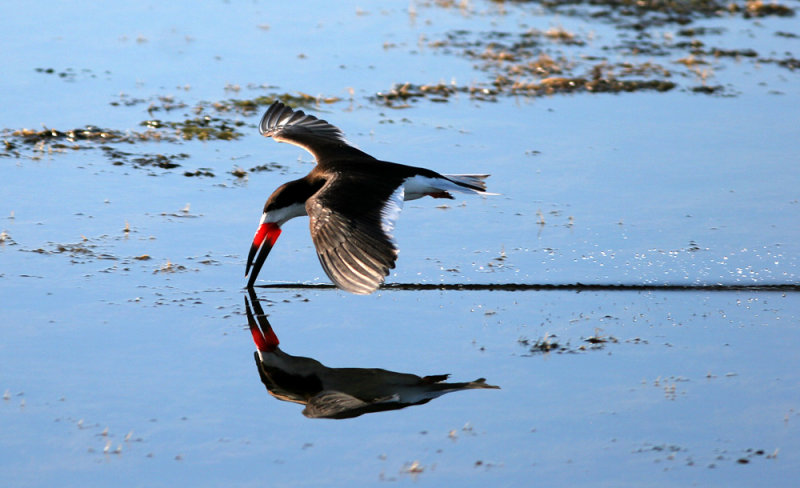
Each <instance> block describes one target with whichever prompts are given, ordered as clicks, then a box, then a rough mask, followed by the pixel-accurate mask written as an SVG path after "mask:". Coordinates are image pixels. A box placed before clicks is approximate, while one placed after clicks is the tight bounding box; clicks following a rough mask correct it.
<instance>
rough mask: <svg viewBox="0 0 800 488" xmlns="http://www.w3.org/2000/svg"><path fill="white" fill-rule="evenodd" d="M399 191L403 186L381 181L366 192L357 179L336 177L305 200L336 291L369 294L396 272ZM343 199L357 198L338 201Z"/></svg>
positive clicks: (322, 259) (314, 237) (322, 260)
mask: <svg viewBox="0 0 800 488" xmlns="http://www.w3.org/2000/svg"><path fill="white" fill-rule="evenodd" d="M403 192H404V188H403V185H402V184H399V185H396V186H392V184H391V183H382V182H379V181H376V182H373V184H372V185H370V187H369V191H364V188H363V187H361V186H360V185H359V183H358V182H357V181H356V180H354V179H351V178H348V177H347V176H342V175H339V176H337V177H335V178H332V179H331V180H329V181H328V183H326V184H325V186H323V187H322V189H320V191H319V192H317V194H316V195H314V196H313V197H312V198H309V199H308V201H307V202H306V210H307V211H308V216H309V218H310V222H309V224H310V227H311V239H312V240H313V241H314V246H315V247H316V249H317V257H319V261H320V263H321V264H322V268H323V269H324V270H325V273H327V275H328V277H329V278H330V279H331V280H332V281H333V282H334V283H335V284H336V286H338V287H339V288H341V289H343V290H346V291H349V292H351V293H357V294H361V295H367V294H369V293H372V292H373V291H375V290H377V289H378V287H379V286H381V284H382V283H383V280H384V278H385V277H386V275H388V274H389V270H390V269H392V268H394V263H395V261H396V260H397V247H396V246H395V243H394V241H393V238H392V230H393V229H394V222H395V220H396V219H397V217H398V216H399V215H400V210H401V209H402V208H403ZM342 195H358V196H359V198H352V199H351V198H346V199H342V198H341V196H342ZM337 196H338V198H337Z"/></svg>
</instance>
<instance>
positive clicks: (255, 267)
mask: <svg viewBox="0 0 800 488" xmlns="http://www.w3.org/2000/svg"><path fill="white" fill-rule="evenodd" d="M271 250H272V244H271V243H270V241H269V240H268V239H265V240H264V242H262V243H261V246H260V247H259V246H256V245H255V244H253V245H252V246H250V253H249V254H248V256H247V268H246V270H245V273H244V275H245V276H249V278H248V280H247V287H248V288H252V287H253V284H255V282H256V279H257V278H258V273H259V272H260V271H261V267H262V266H264V261H266V260H267V256H269V252H270V251H271ZM253 257H255V260H253ZM251 267H252V269H250V268H251Z"/></svg>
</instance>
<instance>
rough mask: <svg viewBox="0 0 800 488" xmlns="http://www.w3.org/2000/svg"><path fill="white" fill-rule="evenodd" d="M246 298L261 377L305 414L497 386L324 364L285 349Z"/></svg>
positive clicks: (345, 412) (393, 406) (386, 406)
mask: <svg viewBox="0 0 800 488" xmlns="http://www.w3.org/2000/svg"><path fill="white" fill-rule="evenodd" d="M250 298H251V299H252V300H253V307H254V308H255V314H254V313H253V311H252V310H251V309H250V303H249V302H248V300H247V297H245V299H244V301H245V311H246V313H247V322H248V323H249V325H250V332H251V334H252V335H253V342H255V344H256V348H257V349H258V350H257V351H256V352H255V360H256V366H257V367H258V374H259V376H261V382H262V383H264V386H266V388H267V391H268V392H269V393H270V394H271V395H272V396H274V397H275V398H277V399H278V400H283V401H287V402H294V403H300V404H303V405H305V408H304V409H303V415H305V416H306V417H309V418H328V419H346V418H352V417H358V416H359V415H363V414H365V413H371V412H382V411H386V410H398V409H401V408H405V407H410V406H413V405H422V404H425V403H428V402H429V401H431V400H433V399H434V398H438V397H440V396H442V395H444V394H446V393H451V392H454V391H460V390H472V389H485V388H494V389H498V388H499V387H498V386H494V385H489V384H487V383H486V380H485V379H483V378H479V379H477V380H475V381H470V382H466V383H445V382H444V381H445V380H446V379H447V377H448V376H449V375H446V374H441V375H433V376H417V375H415V374H408V373H395V372H394V371H387V370H385V369H379V368H329V367H327V366H325V365H324V364H322V363H320V362H319V361H317V360H316V359H312V358H306V357H302V356H292V355H290V354H286V353H285V352H283V351H282V350H281V348H280V347H279V341H278V337H277V336H276V335H275V332H274V331H273V330H272V326H271V325H270V323H269V321H268V320H267V316H266V315H265V314H264V311H263V309H262V308H261V305H260V304H259V303H258V298H257V297H256V296H255V293H253V290H252V288H251V289H250Z"/></svg>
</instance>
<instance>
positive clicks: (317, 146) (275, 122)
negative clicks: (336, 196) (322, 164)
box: [258, 102, 371, 161]
mask: <svg viewBox="0 0 800 488" xmlns="http://www.w3.org/2000/svg"><path fill="white" fill-rule="evenodd" d="M258 129H259V131H260V132H261V135H263V136H266V137H272V138H273V139H275V140H276V141H278V142H288V143H289V144H294V145H295V146H300V147H302V148H303V149H305V150H306V151H308V152H310V153H311V154H312V155H313V156H314V158H315V159H316V160H317V161H321V160H325V159H332V158H334V157H336V158H342V157H348V156H356V155H357V156H360V157H364V156H366V157H368V158H371V156H369V155H367V154H366V153H364V152H362V151H360V150H359V149H356V148H355V147H353V146H352V145H351V144H350V143H349V142H347V140H346V139H345V138H344V134H342V131H341V130H339V128H338V127H336V126H334V125H331V124H329V123H328V122H326V121H324V120H320V119H318V118H316V117H314V116H313V115H307V114H305V113H304V112H303V111H302V110H292V109H291V108H290V107H288V106H286V105H284V104H283V103H281V102H275V103H273V104H272V105H270V107H269V108H268V109H267V112H266V113H265V114H264V116H263V117H262V118H261V123H260V124H259V126H258Z"/></svg>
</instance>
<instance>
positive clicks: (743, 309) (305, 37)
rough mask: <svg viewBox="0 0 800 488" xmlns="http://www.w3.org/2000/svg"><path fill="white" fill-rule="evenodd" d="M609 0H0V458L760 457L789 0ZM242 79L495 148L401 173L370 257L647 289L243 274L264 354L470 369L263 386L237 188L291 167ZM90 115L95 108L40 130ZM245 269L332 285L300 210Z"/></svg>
mask: <svg viewBox="0 0 800 488" xmlns="http://www.w3.org/2000/svg"><path fill="white" fill-rule="evenodd" d="M786 5H787V7H789V8H794V7H795V5H794V4H793V3H789V4H786ZM748 8H749V9H750V10H747V9H748ZM32 12H35V15H34V14H32ZM621 12H622V11H621V10H615V9H614V7H613V6H602V5H599V6H598V5H595V6H583V5H580V4H579V5H577V6H575V8H574V9H572V10H567V9H566V8H565V7H564V6H560V5H558V4H557V3H553V4H547V5H545V4H541V3H539V2H514V3H509V2H483V1H474V2H462V3H449V2H400V3H396V2H381V3H369V4H362V5H359V4H357V3H349V2H345V3H340V4H337V7H336V8H331V7H330V6H329V5H323V4H320V3H316V2H293V3H291V4H272V3H267V2H218V3H210V4H205V5H203V6H202V7H198V6H197V5H195V4H194V3H187V2H170V3H169V4H165V5H161V4H150V3H147V2H116V3H114V4H113V5H108V6H104V7H102V8H101V7H98V6H96V5H94V4H87V3H83V2H58V3H54V2H34V3H27V4H25V5H16V4H4V5H3V6H2V7H0V43H2V46H3V56H4V60H5V63H4V69H3V75H2V77H0V83H2V87H3V93H4V95H3V111H2V114H0V129H2V130H3V134H2V137H3V140H4V141H5V150H4V152H3V153H2V154H0V191H1V192H2V193H0V195H1V196H2V199H0V232H2V234H0V235H1V236H2V239H0V311H2V313H3V320H2V321H0V337H2V340H0V393H2V394H3V397H2V399H0V431H2V433H3V436H2V440H0V468H2V472H3V473H4V474H3V477H4V479H6V480H8V482H9V483H11V484H12V485H13V486H45V485H53V484H56V485H58V486H86V485H87V484H91V485H95V484H100V483H103V484H110V483H114V484H118V485H120V484H121V485H123V486H174V484H175V483H178V482H180V483H192V484H194V485H197V486H220V485H223V486H256V485H259V486H260V485H263V484H265V483H269V484H271V485H278V486H344V485H354V484H357V485H365V484H378V483H381V482H394V483H402V484H426V485H430V486H449V485H455V484H460V485H466V486H486V485H487V484H491V485H493V486H527V485H533V484H541V485H544V486H552V485H560V486H598V485H603V486H620V485H629V486H642V485H647V486H687V485H689V484H695V485H699V486H734V485H738V486H750V485H756V484H769V485H770V486H792V485H793V480H795V479H797V478H798V476H800V442H798V439H800V432H798V423H799V422H800V394H798V391H800V390H798V385H799V384H800V383H799V381H800V377H799V375H798V373H797V372H798V371H800V356H798V354H797V352H796V345H797V343H798V328H799V327H798V316H799V315H800V299H799V298H798V294H797V289H796V286H797V283H798V272H799V269H798V266H799V264H798V258H797V256H798V255H799V254H800V252H799V251H800V244H798V242H800V232H799V231H798V229H800V227H798V223H800V203H798V201H799V199H800V193H798V188H800V186H799V185H798V182H800V170H799V169H798V168H800V165H798V163H800V161H798V154H800V142H799V141H800V128H799V127H800V126H798V124H797V115H796V113H797V110H796V107H800V93H799V92H798V86H800V85H799V84H798V82H797V81H798V80H797V73H798V71H797V68H796V67H795V64H793V63H795V62H796V58H797V57H798V55H800V54H798V50H799V49H800V40H798V35H800V31H799V30H798V29H797V23H796V22H797V21H796V17H784V16H781V15H777V14H774V13H773V14H769V15H766V14H765V16H758V15H760V14H761V13H763V11H760V10H757V9H756V6H755V5H751V4H747V5H745V4H742V10H739V11H735V12H728V11H725V12H718V13H715V14H707V13H698V12H693V13H689V14H686V13H682V12H677V13H676V12H672V14H671V15H673V16H680V15H684V16H686V17H685V18H684V20H682V21H681V22H674V21H670V20H668V19H667V20H665V17H664V15H662V14H663V13H661V12H658V11H653V12H649V11H648V12H639V13H638V14H637V15H629V14H625V13H621ZM743 12H744V13H743ZM746 12H751V13H750V14H747V15H745V13H746ZM754 15H755V17H754ZM666 17H669V15H667V16H666ZM687 20H688V23H687ZM635 22H639V23H640V25H639V26H638V27H637V28H632V25H631V24H632V23H635ZM690 29H693V30H690ZM751 51H752V52H751ZM753 53H755V55H753ZM792 60H794V61H792ZM504 80H507V81H504ZM670 85H672V86H670ZM597 91H606V92H607V93H596V92H597ZM609 91H610V92H609ZM259 97H266V98H270V99H272V98H275V97H279V98H282V99H284V100H287V101H288V102H290V103H293V104H295V105H298V104H299V105H300V106H302V108H303V110H306V111H307V112H308V113H313V114H315V115H317V116H319V117H320V118H324V119H326V120H328V121H330V122H331V123H333V124H335V125H337V126H338V127H340V128H341V129H342V130H343V131H344V132H345V135H346V136H347V138H348V140H350V141H352V142H353V143H355V144H356V145H357V146H359V147H360V148H361V149H363V150H365V151H367V152H369V153H370V154H373V155H375V156H376V157H378V158H380V159H385V160H390V161H396V162H400V163H406V164H413V165H419V166H425V167H429V168H432V169H435V170H437V171H439V172H442V173H482V172H486V173H491V174H492V176H491V178H490V179H489V180H488V185H489V191H492V192H495V193H499V194H500V195H498V196H493V197H487V198H476V197H463V198H457V199H456V200H452V201H445V203H444V204H442V200H436V201H433V200H430V199H425V200H418V201H414V202H409V203H407V204H406V206H405V208H404V210H403V212H402V214H401V216H400V218H399V220H398V222H397V227H396V232H395V236H396V239H397V241H398V243H399V247H400V258H399V261H398V266H397V268H396V269H395V270H393V272H392V274H391V275H390V276H389V278H388V280H387V281H388V282H390V283H411V284H415V283H420V284H437V283H445V284H459V283H466V284H473V285H492V284H509V283H519V284H575V283H584V284H597V285H633V286H634V287H636V286H640V285H645V286H647V287H649V288H641V289H634V290H630V289H628V290H627V291H613V290H583V291H576V290H575V289H569V290H539V291H536V290H528V291H516V292H505V291H489V290H488V288H490V286H486V287H484V288H487V289H483V290H477V291H457V290H424V291H421V290H394V289H385V290H381V291H379V292H377V293H375V294H373V295H370V296H366V297H362V296H354V295H349V294H347V293H344V292H340V291H338V290H332V289H313V288H312V289H288V288H287V289H274V288H268V289H256V294H257V296H256V297H255V298H254V297H250V298H248V301H249V303H250V305H251V306H252V305H253V303H256V300H257V303H258V304H259V306H260V307H262V309H263V312H265V315H266V317H264V316H263V315H259V314H258V313H256V315H254V316H253V318H255V317H260V318H266V319H268V323H269V327H270V328H271V329H272V331H273V332H274V334H275V336H276V337H277V338H279V341H280V351H281V352H282V353H283V354H286V355H290V356H291V357H295V358H297V357H299V358H309V360H313V361H316V362H318V363H314V364H321V365H324V367H326V368H332V369H333V370H336V371H341V370H337V369H336V368H350V369H347V370H346V372H353V371H360V372H363V371H371V372H373V373H374V372H376V371H388V372H396V373H403V374H410V375H416V376H419V377H425V376H437V375H445V374H450V377H449V378H448V379H447V381H448V382H451V383H462V382H471V381H473V380H477V379H479V378H485V380H486V383H488V384H489V385H496V386H498V387H499V389H493V388H475V389H468V390H465V391H453V392H449V393H447V394H445V395H442V396H440V397H438V398H435V399H432V400H431V401H430V402H427V403H424V404H421V405H414V406H410V407H408V408H401V409H393V410H389V411H381V412H372V413H363V414H361V415H360V416H357V417H355V418H349V419H344V420H333V419H315V418H308V417H307V416H304V415H303V413H302V412H303V409H304V406H303V405H299V404H297V403H295V402H291V401H289V402H287V401H281V400H280V399H278V398H276V397H275V396H271V395H270V394H269V392H268V391H267V389H266V388H265V384H264V383H263V382H262V380H263V376H262V372H263V370H261V369H260V368H259V365H258V363H257V362H256V361H254V353H256V350H257V344H256V343H254V335H253V334H252V333H251V325H252V323H249V322H248V316H247V305H246V302H245V296H246V292H245V291H244V289H243V286H244V284H245V280H244V277H243V275H244V264H245V258H246V253H247V250H248V248H249V244H250V241H251V239H252V234H253V231H254V230H255V228H256V225H257V223H258V218H259V216H260V213H261V208H262V206H263V204H264V200H265V199H266V197H267V196H268V195H269V193H270V192H271V191H272V190H273V189H275V188H276V187H277V186H278V185H280V184H282V183H284V182H286V181H288V180H291V179H295V178H299V177H301V176H302V175H304V174H306V173H307V172H308V171H309V170H310V169H311V168H312V167H313V159H312V158H311V157H310V155H308V154H307V153H305V152H303V151H302V150H300V149H298V148H296V147H292V146H289V145H286V144H277V143H275V142H274V141H272V140H266V139H263V138H261V137H258V131H257V128H256V124H257V122H258V119H259V117H260V115H261V114H262V113H263V110H264V109H265V108H266V105H263V104H264V103H268V102H266V101H264V100H261V101H260V98H259ZM206 117H207V118H206ZM43 126H45V127H46V128H47V129H51V130H52V129H54V130H56V131H58V134H61V135H58V136H57V137H52V134H53V133H52V132H49V133H50V134H51V135H50V136H46V137H45V135H46V133H45V130H44V129H43ZM86 126H93V127H95V128H96V129H92V131H90V132H91V133H92V134H99V133H101V132H102V133H104V134H107V135H108V136H104V137H99V136H98V137H97V138H80V137H67V136H65V135H64V134H65V133H66V132H67V131H70V130H74V129H82V128H85V127H86ZM23 129H27V131H23ZM26 134H27V135H26ZM260 278H261V280H262V281H261V283H264V284H274V283H309V284H315V283H327V282H328V280H327V277H326V276H325V275H324V273H323V271H322V269H321V267H320V266H319V263H318V261H317V258H316V256H315V253H314V248H313V244H312V243H311V239H310V237H309V234H308V226H307V221H305V220H304V219H296V220H294V221H291V222H289V223H288V224H287V225H286V226H284V232H283V234H282V236H281V239H280V241H279V242H278V243H277V245H276V246H275V249H274V250H273V251H272V253H271V255H270V257H269V259H268V260H267V262H266V264H265V266H264V268H263V270H262V271H261V274H260ZM716 284H724V285H732V286H733V287H740V288H738V289H735V290H733V291H731V290H728V291H715V290H714V289H713V285H716ZM661 285H687V286H693V287H698V288H696V289H694V290H693V291H692V290H689V291H668V290H663V289H660V288H658V287H659V286H661ZM768 285H784V286H785V287H784V288H783V289H780V290H777V291H775V290H765V289H763V288H761V289H759V288H758V287H765V286H768ZM748 286H753V287H756V288H745V287H748ZM256 324H257V325H259V327H262V328H263V327H264V323H260V324H259V323H258V322H256ZM263 357H264V355H263V354H262V358H263ZM316 371H317V372H319V371H328V370H320V369H317V370H316ZM326 374H327V373H326ZM359 374H361V373H359ZM289 376H290V377H291V375H289ZM306 376H307V377H308V375H306ZM349 378H353V377H352V376H350V377H349ZM403 378H407V377H405V376H404V377H403ZM354 382H357V381H354V380H344V381H343V383H344V384H347V383H354ZM316 388H317V390H315V391H318V390H319V387H316ZM343 388H344V386H338V385H337V386H336V389H337V391H338V390H341V389H343ZM330 389H331V388H329V389H328V390H330ZM328 390H324V391H328ZM306 395H309V394H306ZM392 395H393V394H391V393H386V392H382V393H381V394H380V395H373V397H377V398H378V399H380V400H381V401H380V402H378V403H381V404H383V405H388V404H389V403H391V402H392V401H393V400H392ZM278 396H280V395H278ZM311 396H312V397H313V395H311ZM323 396H325V395H323ZM339 398H340V399H341V397H339ZM350 402H351V403H349V405H352V404H353V403H352V400H350ZM359 412H360V411H359ZM348 416H349V415H348Z"/></svg>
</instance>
